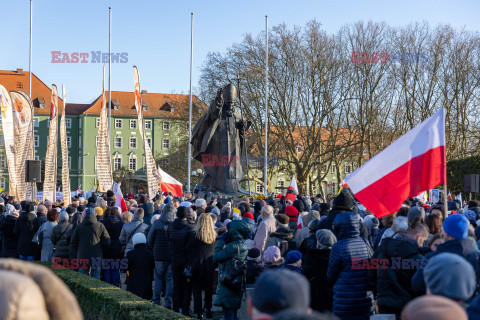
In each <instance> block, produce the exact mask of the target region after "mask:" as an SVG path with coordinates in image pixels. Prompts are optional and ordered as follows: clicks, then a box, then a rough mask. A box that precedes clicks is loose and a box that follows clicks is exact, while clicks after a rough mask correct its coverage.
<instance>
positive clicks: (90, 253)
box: [70, 208, 110, 279]
mask: <svg viewBox="0 0 480 320" xmlns="http://www.w3.org/2000/svg"><path fill="white" fill-rule="evenodd" d="M109 245H110V236H109V235H108V232H107V229H105V226H104V225H103V224H102V223H100V222H98V221H97V217H96V216H95V210H94V209H93V208H88V209H87V211H86V214H85V218H83V220H82V222H81V223H80V224H79V225H78V226H77V227H76V228H75V231H74V232H73V235H72V239H71V241H70V246H71V247H73V248H74V249H75V250H76V251H77V259H79V264H80V273H82V274H85V275H87V276H88V275H90V269H91V276H92V277H93V278H96V279H100V270H101V266H102V258H103V250H105V249H107V248H108V246H109ZM82 260H83V261H82Z"/></svg>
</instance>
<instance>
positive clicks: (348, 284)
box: [327, 212, 375, 320]
mask: <svg viewBox="0 0 480 320" xmlns="http://www.w3.org/2000/svg"><path fill="white" fill-rule="evenodd" d="M360 223H361V222H360V217H359V216H358V214H355V213H352V212H342V213H340V214H338V215H337V216H336V217H335V220H334V221H333V227H334V229H335V233H336V234H337V235H338V236H337V239H338V241H337V242H336V243H335V244H334V245H333V246H332V251H331V253H330V261H329V263H328V271H327V278H328V282H329V284H330V285H331V286H333V313H334V314H335V315H336V316H337V317H339V318H340V319H342V320H343V319H348V320H355V319H359V320H363V319H369V318H370V315H372V314H373V312H374V311H375V308H374V305H373V294H372V292H371V291H369V290H368V280H367V271H368V269H367V268H364V267H363V261H366V260H368V259H369V258H371V257H372V254H373V250H372V248H371V247H370V245H369V244H368V241H367V240H366V239H364V238H361V237H360Z"/></svg>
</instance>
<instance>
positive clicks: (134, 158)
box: [128, 154, 137, 171]
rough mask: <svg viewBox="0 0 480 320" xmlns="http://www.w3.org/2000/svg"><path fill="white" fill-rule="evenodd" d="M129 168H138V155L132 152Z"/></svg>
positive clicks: (134, 169) (132, 169) (131, 169)
mask: <svg viewBox="0 0 480 320" xmlns="http://www.w3.org/2000/svg"><path fill="white" fill-rule="evenodd" d="M128 170H130V171H136V170H137V156H135V154H131V155H130V157H129V158H128Z"/></svg>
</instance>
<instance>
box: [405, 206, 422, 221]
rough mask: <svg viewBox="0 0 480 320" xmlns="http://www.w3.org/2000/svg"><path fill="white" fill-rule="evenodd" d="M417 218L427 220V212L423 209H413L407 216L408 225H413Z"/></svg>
mask: <svg viewBox="0 0 480 320" xmlns="http://www.w3.org/2000/svg"><path fill="white" fill-rule="evenodd" d="M417 217H420V219H421V220H425V210H424V209H423V208H422V207H416V206H415V207H411V208H410V210H408V214H407V219H408V224H409V225H410V224H412V223H413V222H414V221H415V219H416V218H417Z"/></svg>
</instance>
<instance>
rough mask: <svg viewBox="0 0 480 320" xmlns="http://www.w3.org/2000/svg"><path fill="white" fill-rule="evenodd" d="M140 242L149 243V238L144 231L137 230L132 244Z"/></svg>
mask: <svg viewBox="0 0 480 320" xmlns="http://www.w3.org/2000/svg"><path fill="white" fill-rule="evenodd" d="M139 243H143V244H145V243H147V238H146V237H145V235H144V234H143V233H142V232H137V233H135V235H134V236H133V237H132V244H133V246H134V247H135V246H136V245H137V244H139Z"/></svg>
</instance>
